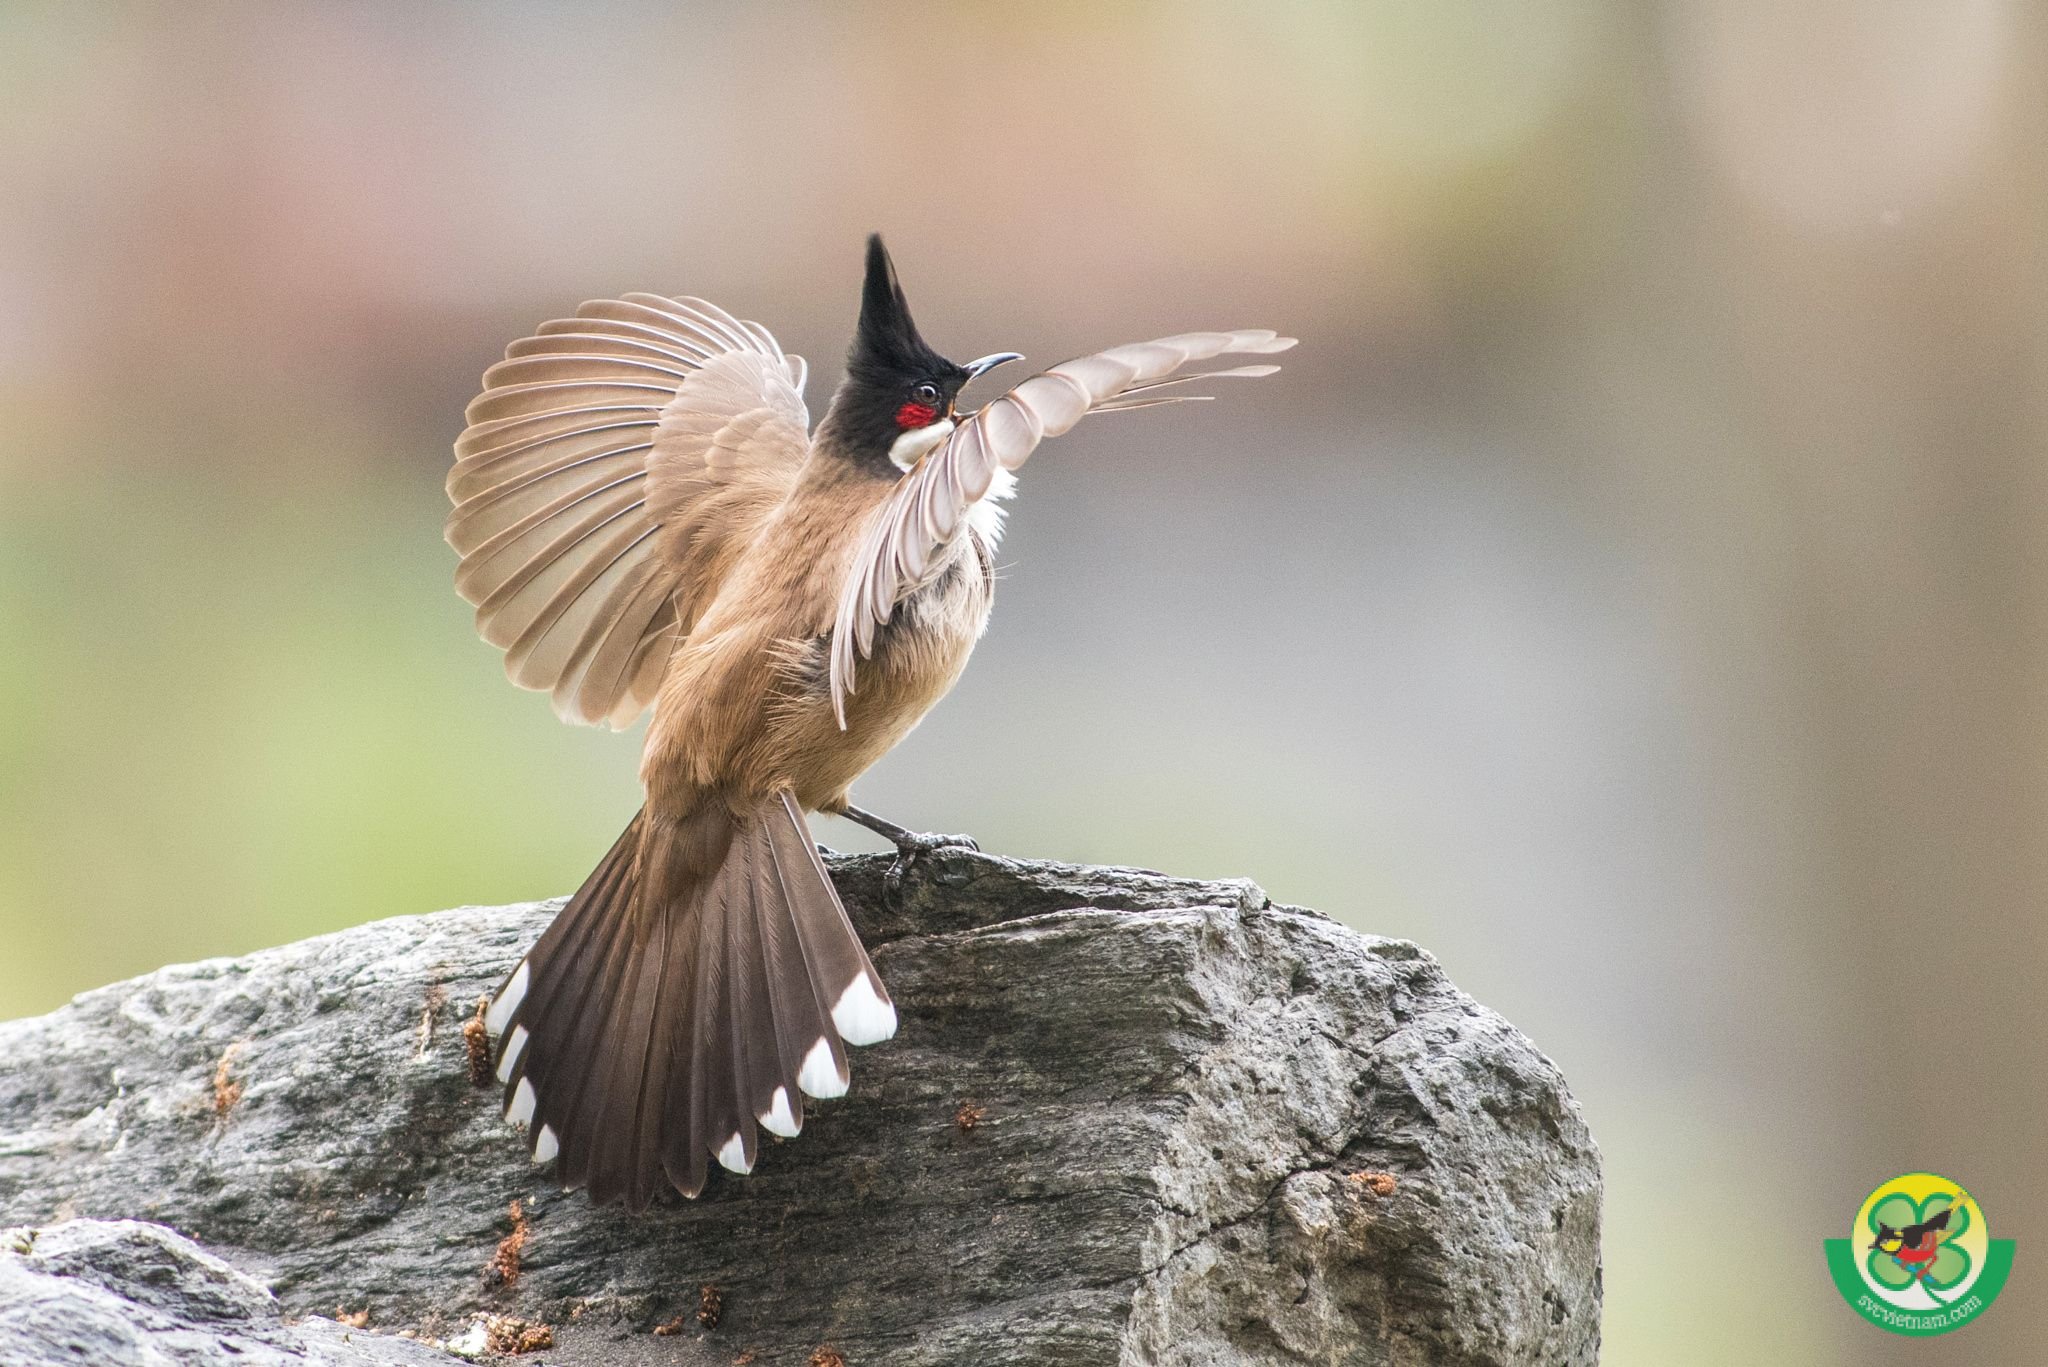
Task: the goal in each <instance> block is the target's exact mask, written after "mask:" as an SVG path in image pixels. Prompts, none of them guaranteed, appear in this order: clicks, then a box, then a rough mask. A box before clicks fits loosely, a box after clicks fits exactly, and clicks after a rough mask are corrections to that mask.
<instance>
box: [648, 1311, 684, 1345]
mask: <svg viewBox="0 0 2048 1367" xmlns="http://www.w3.org/2000/svg"><path fill="white" fill-rule="evenodd" d="M682 1332H683V1317H682V1316H681V1315H677V1316H676V1317H675V1318H674V1319H672V1320H663V1321H662V1322H661V1323H660V1324H657V1325H655V1326H654V1336H655V1337H656V1338H658V1339H672V1338H674V1337H675V1336H676V1335H677V1334H680V1333H682Z"/></svg>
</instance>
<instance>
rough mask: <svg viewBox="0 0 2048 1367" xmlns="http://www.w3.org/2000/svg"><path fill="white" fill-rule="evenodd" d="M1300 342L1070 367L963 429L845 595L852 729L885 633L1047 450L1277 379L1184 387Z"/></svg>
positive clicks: (1176, 350)
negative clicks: (1188, 391) (855, 706)
mask: <svg viewBox="0 0 2048 1367" xmlns="http://www.w3.org/2000/svg"><path fill="white" fill-rule="evenodd" d="M1294 342H1295V339H1294V338H1292V337H1280V336H1277V335H1275V334H1274V333H1271V332H1267V331H1265V330H1263V329H1252V330H1245V331H1239V332H1188V333H1183V334H1181V335H1180V336H1178V337H1162V338H1160V339H1159V340H1158V341H1156V342H1133V343H1131V344H1129V345H1127V346H1120V347H1112V348H1111V349H1110V350H1108V351H1099V352H1097V353H1095V354H1094V355H1093V356H1083V357H1080V358H1079V359H1077V360H1072V361H1065V362H1062V363H1061V364H1059V365H1056V366H1054V367H1053V368H1052V369H1050V370H1048V371H1046V372H1045V373H1044V374H1042V375H1034V376H1032V377H1031V378H1030V379H1028V380H1026V381H1024V383H1022V384H1020V385H1018V386H1017V387H1016V388H1015V389H1012V390H1011V391H1010V392H1009V393H1007V394H1005V395H1003V396H1002V397H1001V398H1000V399H997V400H996V401H995V402H993V403H991V404H988V405H986V406H984V407H983V408H982V409H980V410H979V411H978V412H976V413H975V414H974V415H973V416H972V417H970V418H968V419H967V420H966V421H965V422H963V423H961V424H960V426H959V427H958V428H956V429H955V430H954V432H953V434H952V436H950V437H948V438H947V439H946V444H945V445H944V446H942V447H940V448H939V449H938V450H937V451H936V452H934V453H933V454H932V455H930V456H928V457H926V458H925V459H924V460H923V461H921V462H919V464H918V465H917V466H915V467H914V468H913V469H911V470H910V471H909V472H908V473H906V474H905V475H904V476H903V478H902V479H901V480H899V481H898V482H897V484H896V487H895V489H894V490H892V491H891V492H890V494H889V496H888V497H887V498H886V499H884V500H883V501H882V505H881V506H880V507H879V508H877V509H876V510H875V512H874V515H873V517H872V520H871V521H870V522H869V523H868V526H867V531H866V533H865V535H864V536H863V537H862V539H861V543H860V549H859V550H858V551H857V552H856V553H855V556H854V562H853V567H852V570H851V572H849V573H848V575H847V577H846V584H845V587H844V588H843V589H842V590H841V591H840V595H839V611H838V615H837V617H836V618H835V620H834V622H833V624H832V710H833V713H834V714H835V715H836V716H837V717H838V719H839V725H840V727H841V728H842V729H844V727H845V726H846V699H847V698H848V697H849V696H851V695H852V694H853V693H854V691H855V689H854V660H855V656H856V652H858V654H859V655H860V656H861V657H865V656H867V655H870V654H872V653H873V650H874V641H875V631H876V629H877V628H878V627H881V626H883V625H885V624H886V623H887V622H888V620H889V616H890V614H891V613H892V612H894V611H895V609H896V605H897V604H898V603H900V602H902V601H903V600H904V599H905V598H906V597H908V596H909V595H910V594H911V593H913V592H915V591H916V590H917V589H918V587H919V586H920V585H922V584H923V583H924V581H925V577H926V575H927V574H929V573H930V572H931V571H932V570H933V568H934V567H935V566H937V565H939V564H941V563H943V562H942V558H941V557H940V555H939V552H940V551H941V550H942V549H944V548H945V547H946V546H948V545H950V544H952V542H953V539H954V538H955V537H957V536H959V535H960V534H961V531H962V529H963V528H964V527H965V526H966V525H967V511H968V509H969V508H971V507H973V506H974V504H975V503H977V502H979V501H980V500H981V499H982V498H983V497H984V496H985V495H986V494H987V493H988V492H989V488H990V486H991V484H993V483H994V481H995V478H996V472H997V471H998V470H1014V469H1016V468H1017V467H1018V466H1020V465H1022V464H1023V463H1024V462H1025V460H1027V459H1028V458H1029V457H1030V455H1031V453H1032V451H1034V450H1035V449H1037V446H1038V443H1039V442H1040V441H1042V440H1043V439H1045V438H1046V437H1056V436H1059V435H1060V434H1061V433H1063V432H1065V431H1066V430H1067V429H1068V428H1070V427H1072V426H1073V425H1074V424H1075V423H1077V422H1079V421H1081V419H1082V418H1083V417H1085V416H1086V415H1087V414H1088V413H1089V412H1091V411H1094V412H1114V411H1117V410H1121V409H1131V408H1149V407H1151V406H1152V405H1153V404H1160V403H1175V402H1179V401H1180V400H1182V399H1185V398H1194V397H1200V396H1195V395H1160V394H1157V393H1155V392H1154V391H1157V390H1159V389H1163V388H1165V387H1167V386H1169V385H1175V384H1184V383H1186V382H1187V381H1189V380H1203V379H1217V378H1222V377H1224V376H1238V375H1270V374H1272V373H1273V372H1274V371H1275V370H1278V369H1279V367H1278V366H1271V365H1248V366H1238V367H1236V368H1234V369H1231V370H1215V371H1208V372H1205V373H1203V374H1199V375H1182V376H1178V377H1174V372H1175V371H1177V370H1179V369H1180V368H1181V367H1182V366H1184V365H1186V364H1188V363H1189V362H1190V361H1206V360H1208V359H1209V358H1210V357H1212V356H1221V355H1225V354H1229V353H1251V354H1262V353H1268V352H1275V351H1285V350H1287V348H1289V347H1291V346H1293V345H1294Z"/></svg>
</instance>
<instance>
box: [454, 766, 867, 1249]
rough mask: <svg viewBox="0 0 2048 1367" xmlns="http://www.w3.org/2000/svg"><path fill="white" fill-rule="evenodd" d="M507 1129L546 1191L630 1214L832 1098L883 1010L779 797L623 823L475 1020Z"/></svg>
mask: <svg viewBox="0 0 2048 1367" xmlns="http://www.w3.org/2000/svg"><path fill="white" fill-rule="evenodd" d="M486 1023H487V1024H489V1025H490V1026H491V1028H492V1029H493V1030H495V1031H496V1032H497V1033H498V1035H499V1049H498V1060H497V1062H498V1076H499V1079H500V1081H502V1082H503V1083H504V1084H505V1107H506V1114H507V1116H508V1118H510V1119H513V1120H515V1121H523V1122H525V1123H527V1124H529V1125H530V1127H531V1129H532V1133H533V1136H534V1139H533V1147H534V1153H535V1157H536V1158H539V1159H543V1160H544V1159H546V1158H548V1157H551V1156H559V1159H560V1162H559V1166H558V1169H557V1171H558V1175H559V1177H560V1179H561V1180H562V1182H563V1184H564V1185H565V1186H579V1185H587V1186H588V1187H589V1189H590V1196H591V1199H592V1200H593V1201H595V1202H597V1203H599V1204H603V1203H605V1202H608V1201H611V1200H614V1199H619V1198H623V1199H624V1201H625V1203H626V1204H627V1206H628V1207H630V1208H632V1209H636V1210H637V1209H640V1208H643V1207H644V1206H645V1205H646V1204H647V1203H648V1201H650V1200H651V1199H652V1198H653V1197H654V1195H655V1194H656V1192H657V1190H658V1189H659V1187H660V1186H661V1185H662V1183H663V1181H664V1180H666V1181H667V1182H668V1183H669V1184H670V1185H673V1186H674V1187H675V1188H676V1189H677V1190H679V1191H681V1192H682V1193H683V1194H685V1195H687V1196H694V1195H696V1194H697V1193H698V1192H700V1191H701V1190H702V1189H703V1187H704V1183H705V1181H706V1180H707V1178H708V1176H709V1166H710V1160H712V1159H714V1158H715V1159H716V1160H717V1161H718V1162H719V1163H721V1164H722V1165H723V1166H725V1167H727V1168H730V1169H733V1170H735V1171H739V1172H746V1171H748V1170H750V1169H751V1168H752V1167H753V1165H754V1163H755V1162H756V1160H757V1159H758V1156H759V1151H760V1145H759V1137H758V1129H760V1128H766V1129H767V1130H768V1131H769V1132H770V1133H772V1134H776V1135H780V1136H784V1137H787V1136H793V1135H795V1134H796V1133H797V1131H798V1130H799V1129H801V1127H802V1125H803V1103H802V1100H801V1096H802V1094H803V1093H806V1092H807V1093H809V1094H810V1095H812V1096H838V1095H841V1094H842V1093H844V1091H845V1090H846V1086H847V1077H848V1074H847V1067H846V1052H845V1048H844V1046H843V1045H842V1043H841V1040H842V1038H844V1040H845V1041H846V1042H848V1043H854V1044H866V1043H873V1042H875V1041H876V1040H880V1039H885V1038H887V1037H888V1036H889V1035H891V1034H893V1033H894V1032H895V1008H894V1007H893V1006H891V1005H890V1003H889V998H888V994H887V992H886V990H885V989H884V988H883V987H882V983H881V979H880V978H879V977H877V976H876V974H875V970H874V966H873V965H872V964H871V963H870V962H869V961H868V957H867V953H866V951H865V950H864V949H862V947H861V944H860V939H859V937H858V936H857V935H856V934H855V932H854V929H853V925H852V923H851V922H850V921H849V920H848V919H847V916H846V910H845V908H844V907H843V906H842V905H841V904H840V902H839V898H838V895H837V893H835V892H834V891H833V888H832V883H831V879H830V877H829V876H828V875H827V874H826V872H825V867H824V863H823V861H821V860H820V859H819V858H818V854H817V847H816V846H815V845H814V844H813V843H812V841H811V838H810V832H809V830H808V829H807V828H806V827H805V825H804V820H803V814H802V812H801V811H800V810H799V809H798V807H797V805H796V803H795V801H794V799H793V798H792V797H790V796H789V795H788V794H786V793H782V794H777V795H775V796H774V797H771V798H769V799H767V800H765V801H764V802H762V803H760V804H758V805H757V806H756V807H755V808H754V809H752V810H751V811H747V812H742V813H738V814H735V813H733V812H730V811H728V810H727V809H726V808H725V807H724V806H723V805H716V806H710V807H706V808H705V809H702V810H700V811H698V812H695V813H692V814H691V815H690V816H688V817H687V818H685V819H683V820H682V821H670V820H667V819H664V818H660V817H656V816H652V815H650V814H648V813H646V812H644V811H643V812H642V813H641V814H640V815H638V816H636V817H635V818H634V819H633V822H632V823H631V824H630V825H629V826H627V828H626V830H625V833H624V834H622V835H621V836H620V837H619V840H618V843H617V844H615V845H614V846H613V847H612V850H611V852H610V853H609V854H607V855H606V856H605V858H604V860H603V862H601V863H600V864H599V865H598V867H597V868H596V869H595V870H594V871H593V872H592V873H591V875H590V877H589V879H587V880H586V881H585V883H584V885H583V887H582V888H581V889H580V890H579V891H578V892H577V894H576V895H575V897H573V898H571V899H570V901H569V904H568V906H566V907H565V908H563V910H562V913H561V914H560V915H559V916H558V917H556V918H555V921H554V923H553V924H552V925H551V926H549V928H548V930H547V931H546V933H544V934H543V935H542V936H541V938H540V940H539V942H538V943H536V944H535V945H534V947H533V949H532V950H530V951H529V952H528V953H527V955H526V957H525V958H524V959H523V960H521V961H520V964H519V965H518V967H516V968H515V969H514V970H513V972H512V974H511V975H510V976H509V977H508V978H507V979H506V982H505V984H504V986H503V987H501V988H500V989H499V992H498V995H497V997H496V999H495V1000H494V1001H493V1003H492V1005H491V1007H490V1009H489V1010H488V1012H487V1013H486Z"/></svg>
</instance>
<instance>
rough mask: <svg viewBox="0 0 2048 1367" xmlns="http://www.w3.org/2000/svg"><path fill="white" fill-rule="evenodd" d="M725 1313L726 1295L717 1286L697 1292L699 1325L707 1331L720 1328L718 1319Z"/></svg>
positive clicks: (707, 1287) (703, 1288)
mask: <svg viewBox="0 0 2048 1367" xmlns="http://www.w3.org/2000/svg"><path fill="white" fill-rule="evenodd" d="M724 1311H725V1293H724V1292H722V1291H720V1290H719V1289H718V1288H717V1287H715V1286H706V1287H702V1288H700V1289H699V1290H698V1292H697V1323H699V1324H701V1325H703V1326H704V1327H705V1328H706V1329H716V1328H717V1327H718V1317H719V1315H721V1314H723V1313H724Z"/></svg>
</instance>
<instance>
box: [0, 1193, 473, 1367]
mask: <svg viewBox="0 0 2048 1367" xmlns="http://www.w3.org/2000/svg"><path fill="white" fill-rule="evenodd" d="M448 1361H449V1358H448V1355H447V1354H445V1353H437V1352H435V1351H433V1350H432V1349H430V1348H428V1347H426V1346H425V1345H423V1344H419V1343H413V1342H409V1341H407V1340H405V1339H401V1338H386V1337H384V1336H382V1335H376V1334H365V1333H360V1332H356V1331H354V1330H353V1329H352V1327H351V1326H349V1325H344V1324H340V1323H337V1322H336V1321H334V1320H331V1319H327V1318H324V1317H315V1318H311V1319H305V1320H300V1321H299V1322H297V1323H295V1324H290V1325H287V1324H286V1323H285V1322H284V1320H283V1317H282V1311H281V1310H280V1309H279V1307H278V1303H277V1298H276V1297H274V1296H272V1295H271V1294H270V1292H269V1291H268V1290H266V1289H265V1288H264V1287H263V1286H262V1284H261V1283H259V1282H256V1281H254V1280H252V1279H251V1278H249V1277H247V1276H245V1275H244V1274H242V1273H240V1272H237V1271H236V1270H235V1269H234V1268H232V1267H229V1266H228V1265H227V1264H226V1263H224V1262H222V1261H221V1260H220V1259H219V1258H216V1257H214V1256H213V1255H212V1254H210V1253H208V1252H207V1251H206V1250H205V1249H203V1248H201V1247H199V1245H197V1244H195V1243H193V1242H192V1241H191V1240H190V1239H186V1238H184V1237H182V1236H180V1235H178V1234H176V1233H174V1232H173V1231H171V1230H168V1229H165V1228H164V1227H163V1226H161V1225H150V1224H143V1223H141V1222H139V1221H135V1220H117V1221H101V1220H72V1221H69V1222H67V1223H65V1224H61V1225H53V1226H51V1227H50V1228H49V1229H47V1230H34V1231H31V1230H26V1229H9V1230H0V1363H5V1364H7V1367H23V1365H24V1364H35V1365H36V1367H41V1364H45V1363H50V1364H55V1363H65V1364H71V1363H77V1364H80V1367H160V1365H161V1364H164V1363H173V1362H175V1363H179V1364H188V1363H190V1364H198V1363H204V1364H208V1367H212V1364H217V1363H240V1364H243V1367H284V1365H285V1364H292V1367H307V1365H308V1364H311V1365H312V1367H436V1364H446V1363H447V1362H448Z"/></svg>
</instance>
